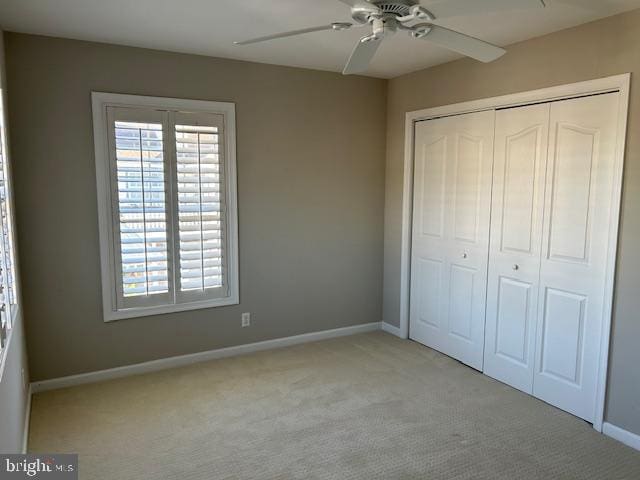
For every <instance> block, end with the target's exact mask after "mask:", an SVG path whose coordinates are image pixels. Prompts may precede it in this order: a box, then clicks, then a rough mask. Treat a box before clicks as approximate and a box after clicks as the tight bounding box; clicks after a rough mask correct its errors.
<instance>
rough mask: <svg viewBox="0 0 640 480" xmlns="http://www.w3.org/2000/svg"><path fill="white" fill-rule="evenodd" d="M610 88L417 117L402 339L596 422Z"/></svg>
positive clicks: (614, 105) (612, 123)
mask: <svg viewBox="0 0 640 480" xmlns="http://www.w3.org/2000/svg"><path fill="white" fill-rule="evenodd" d="M619 101H620V100H619V95H618V93H617V92H616V93H607V94H600V95H592V96H586V97H581V98H574V99H568V100H561V101H555V102H548V103H539V104H535V105H527V106H520V107H514V108H504V109H498V110H487V111H481V112H475V113H469V114H464V115H455V116H449V117H443V118H437V119H432V120H426V121H421V122H417V123H416V124H415V133H414V148H415V151H414V188H413V192H414V197H413V222H412V245H411V285H410V304H409V305H410V309H409V321H410V337H411V338H412V339H414V340H416V341H418V342H421V343H423V344H425V345H427V346H429V347H432V348H434V349H436V350H439V351H441V352H443V353H445V354H447V355H449V356H451V357H453V358H456V359H458V360H460V361H461V362H463V363H466V364H468V365H470V366H472V367H474V368H476V369H478V370H481V371H484V373H486V374H487V375H489V376H491V377H494V378H496V379H498V380H500V381H502V382H504V383H507V384H509V385H512V386H513V387H515V388H518V389H520V390H522V391H524V392H527V393H529V394H532V395H534V396H536V397H538V398H540V399H542V400H544V401H546V402H548V403H551V404H553V405H556V406H558V407H559V408H562V409H564V410H566V411H568V412H571V413H573V414H574V415H577V416H579V417H581V418H584V419H585V420H587V421H593V420H594V412H595V405H596V396H597V379H598V375H599V372H598V368H599V358H600V352H601V348H602V338H603V335H604V332H603V324H604V321H603V319H604V310H605V302H606V300H607V298H606V295H607V293H606V292H607V289H606V282H607V275H608V270H607V255H608V251H609V242H610V241H612V240H611V238H613V239H614V240H613V241H615V238H616V237H615V235H613V236H612V235H611V223H610V222H611V221H612V217H611V211H612V205H613V202H614V201H616V199H614V192H616V191H617V190H616V189H615V188H614V187H615V182H616V181H617V180H616V176H615V175H614V166H615V155H616V147H617V131H618V125H617V122H618V112H619Z"/></svg>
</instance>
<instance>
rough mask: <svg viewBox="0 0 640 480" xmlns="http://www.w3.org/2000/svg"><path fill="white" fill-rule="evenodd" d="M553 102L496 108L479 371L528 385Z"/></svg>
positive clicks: (530, 386) (527, 388) (523, 386)
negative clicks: (482, 352) (482, 340)
mask: <svg viewBox="0 0 640 480" xmlns="http://www.w3.org/2000/svg"><path fill="white" fill-rule="evenodd" d="M550 110H551V106H550V104H548V103H547V104H542V105H532V106H527V107H519V108H512V109H508V110H501V111H498V112H497V113H496V138H495V156H494V168H493V196H492V207H491V210H492V219H491V245H490V261H489V279H488V283H487V322H486V336H485V337H486V343H485V355H484V372H485V373H486V374H487V375H490V376H492V377H494V378H497V379H498V380H501V381H503V382H505V383H508V384H509V385H511V386H514V387H516V388H519V389H520V390H524V391H525V392H529V393H532V392H533V370H534V368H533V365H534V361H535V351H536V347H535V342H536V318H537V312H538V288H539V287H538V285H539V282H540V256H541V254H540V252H541V249H542V224H543V213H544V200H545V198H544V189H545V169H546V165H547V146H548V137H549V113H550Z"/></svg>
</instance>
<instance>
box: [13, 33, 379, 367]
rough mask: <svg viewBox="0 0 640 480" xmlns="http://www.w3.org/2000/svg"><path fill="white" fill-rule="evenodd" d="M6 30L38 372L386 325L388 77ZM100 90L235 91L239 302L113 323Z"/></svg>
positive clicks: (218, 94)
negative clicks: (104, 255) (102, 194)
mask: <svg viewBox="0 0 640 480" xmlns="http://www.w3.org/2000/svg"><path fill="white" fill-rule="evenodd" d="M5 39H6V44H7V69H8V73H9V85H10V88H11V90H12V96H11V99H10V105H9V106H10V116H11V121H12V127H13V128H12V132H13V133H12V136H11V140H12V143H13V149H14V158H15V162H14V163H15V181H16V196H17V198H16V204H17V217H18V237H19V242H20V247H21V248H20V261H21V264H22V270H23V274H22V277H23V294H24V297H25V300H26V301H25V303H26V304H25V316H26V320H27V326H28V328H29V336H28V349H29V356H30V358H29V360H30V365H31V374H32V378H33V380H43V379H49V378H54V377H60V376H64V375H71V374H77V373H81V372H89V371H94V370H99V369H105V368H110V367H116V366H119V365H126V364H131V363H136V362H142V361H147V360H152V359H157V358H161V357H169V356H173V355H180V354H186V353H192V352H198V351H204V350H209V349H215V348H220V347H227V346H231V345H237V344H244V343H250V342H255V341H260V340H266V339H270V338H277V337H284V336H288V335H295V334H300V333H305V332H313V331H318V330H326V329H331V328H337V327H345V326H349V325H355V324H362V323H368V322H379V321H380V320H381V312H382V292H381V289H382V282H381V278H382V258H383V255H382V253H383V251H382V247H383V208H384V162H385V157H384V152H385V121H386V119H385V118H386V117H385V115H386V111H385V109H386V81H384V80H377V79H370V78H364V77H343V76H342V75H339V74H335V73H327V72H320V71H312V70H303V69H295V68H285V67H275V66H269V65H261V64H255V63H247V62H239V61H232V60H223V59H215V58H208V57H200V56H195V55H183V54H174V53H168V52H160V51H153V50H144V49H136V48H129V47H120V46H114V45H105V44H97V43H88V42H80V41H74V40H62V39H53V38H46V37H38V36H30V35H22V34H7V35H6V37H5ZM92 90H97V91H104V92H117V93H129V94H142V95H153V96H168V97H181V98H193V99H204V100H218V101H230V102H236V108H237V146H238V201H239V230H240V250H239V253H240V297H241V304H240V305H239V306H231V307H220V308H215V309H206V310H198V311H192V312H183V313H177V314H168V315H159V316H153V317H145V318H139V319H130V320H122V321H118V322H112V323H104V322H103V321H102V314H101V304H102V299H101V295H100V271H99V256H98V224H97V207H96V186H95V167H94V154H93V138H92V123H91V103H90V92H91V91H92ZM241 312H252V326H251V327H250V328H241V327H240V314H241Z"/></svg>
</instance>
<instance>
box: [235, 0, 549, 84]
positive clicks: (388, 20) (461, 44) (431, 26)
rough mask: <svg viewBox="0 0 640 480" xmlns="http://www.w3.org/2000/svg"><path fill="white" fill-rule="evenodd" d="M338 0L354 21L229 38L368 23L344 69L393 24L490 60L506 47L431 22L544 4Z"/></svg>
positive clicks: (360, 67)
mask: <svg viewBox="0 0 640 480" xmlns="http://www.w3.org/2000/svg"><path fill="white" fill-rule="evenodd" d="M339 1H341V2H342V3H346V4H347V5H349V6H350V7H351V18H352V19H353V21H354V22H355V23H351V22H334V23H330V24H329V25H321V26H318V27H310V28H303V29H301V30H293V31H289V32H282V33H276V34H274V35H267V36H264V37H258V38H252V39H249V40H244V41H241V42H234V43H235V44H236V45H249V44H252V43H259V42H265V41H268V40H275V39H277V38H285V37H292V36H294V35H302V34H305V33H311V32H320V31H323V30H334V31H341V30H348V29H350V28H352V27H362V26H367V25H370V26H371V28H372V33H370V34H368V35H365V36H364V37H362V38H361V39H360V40H359V41H358V43H357V44H356V46H355V48H354V49H353V52H352V53H351V56H350V57H349V60H348V62H347V65H346V66H345V67H344V70H343V71H342V73H343V74H344V75H349V74H354V73H362V72H364V71H365V70H367V68H368V67H369V64H370V63H371V60H372V59H373V57H374V55H375V54H376V51H377V50H378V47H379V46H380V44H381V43H382V40H383V39H384V38H385V37H387V36H388V35H390V34H393V33H395V32H397V31H398V30H404V31H407V32H408V33H409V35H411V37H413V38H415V39H423V40H427V41H430V42H432V43H434V44H436V45H439V46H441V47H444V48H447V49H449V50H453V51H454V52H457V53H461V54H463V55H466V56H467V57H471V58H475V59H476V60H479V61H481V62H491V61H493V60H496V59H497V58H499V57H501V56H502V55H504V54H505V53H506V50H504V49H503V48H500V47H497V46H495V45H492V44H490V43H488V42H484V41H482V40H479V39H477V38H474V37H470V36H469V35H465V34H464V33H460V32H456V31H454V30H450V29H448V28H444V27H441V26H440V25H437V24H436V22H437V20H438V19H440V18H446V17H454V16H461V15H474V14H479V13H485V12H493V11H499V10H503V9H504V10H506V9H513V8H533V7H544V6H545V4H544V1H543V0H445V1H443V0H439V1H435V2H429V3H428V5H427V6H423V5H421V4H420V1H419V0H339Z"/></svg>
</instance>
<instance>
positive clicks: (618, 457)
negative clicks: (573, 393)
mask: <svg viewBox="0 0 640 480" xmlns="http://www.w3.org/2000/svg"><path fill="white" fill-rule="evenodd" d="M32 408H33V410H32V416H31V429H30V435H29V451H30V452H37V453H55V452H59V453H79V454H80V457H79V459H80V464H79V472H80V478H81V479H87V480H103V479H104V480H129V479H130V480H146V479H153V480H164V479H176V480H177V479H180V480H212V479H215V480H218V479H229V480H231V479H241V480H245V479H247V480H253V479H261V480H263V479H267V480H271V479H282V480H289V479H335V480H351V479H366V480H369V479H429V480H435V479H447V480H461V479H491V480H496V479H508V480H514V479H518V480H524V479H545V480H549V479H562V480H570V479H575V480H622V479H629V480H638V479H639V478H640V452H636V451H635V450H632V449H631V448H628V447H626V446H624V445H622V444H620V443H618V442H616V441H614V440H612V439H610V438H608V437H605V436H603V435H600V434H598V433H597V432H595V431H594V430H593V428H591V426H590V425H588V424H587V423H585V422H583V421H581V420H579V419H577V418H575V417H573V416H571V415H569V414H567V413H565V412H562V411H560V410H557V409H556V408H553V407H551V406H549V405H547V404H545V403H543V402H541V401H539V400H536V399H535V398H532V397H530V396H528V395H525V394H523V393H520V392H518V391H516V390H514V389H512V388H510V387H508V386H506V385H503V384H501V383H499V382H497V381H495V380H492V379H491V378H489V377H486V376H484V375H482V374H480V373H478V372H476V371H474V370H472V369H470V368H467V367H465V366H463V365H461V364H459V363H458V362H456V361H454V360H452V359H450V358H448V357H446V356H444V355H442V354H440V353H437V352H435V351H433V350H430V349H428V348H426V347H423V346H421V345H418V344H416V343H413V342H410V341H403V340H400V339H398V338H396V337H393V336H391V335H388V334H386V333H382V332H373V333H368V334H363V335H354V336H350V337H343V338H337V339H331V340H325V341H321V342H316V343H308V344H304V345H298V346H293V347H287V348H282V349H277V350H271V351H265V352H259V353H255V354H251V355H245V356H239V357H234V358H227V359H222V360H214V361H210V362H206V363H200V364H196V365H191V366H188V367H183V368H177V369H173V370H165V371H161V372H156V373H150V374H145V375H140V376H135V377H128V378H123V379H117V380H111V381H107V382H102V383H95V384H90V385H83V386H79V387H73V388H66V389H62V390H57V391H51V392H43V393H39V394H36V395H34V397H33V406H32Z"/></svg>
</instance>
